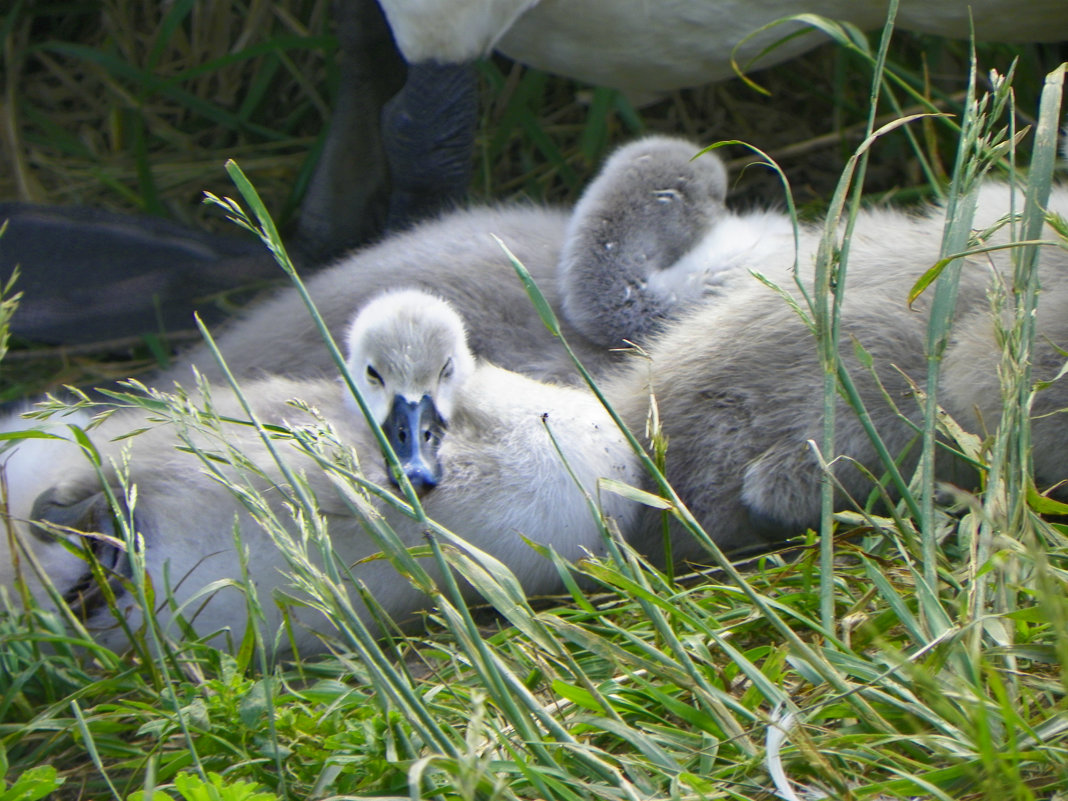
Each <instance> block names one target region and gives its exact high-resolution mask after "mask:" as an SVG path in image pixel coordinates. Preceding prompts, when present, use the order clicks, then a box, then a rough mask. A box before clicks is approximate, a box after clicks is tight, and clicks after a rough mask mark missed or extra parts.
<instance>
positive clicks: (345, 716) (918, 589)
mask: <svg viewBox="0 0 1068 801" xmlns="http://www.w3.org/2000/svg"><path fill="white" fill-rule="evenodd" d="M876 85H878V81H876ZM1053 85H1054V86H1056V84H1055V83H1054V84H1053ZM1050 94H1052V92H1051V93H1050ZM999 107H1000V110H999ZM872 108H873V110H874V109H875V106H874V101H873V104H872ZM1058 117H1059V114H1058V112H1057V110H1056V106H1055V105H1050V104H1047V106H1046V107H1045V108H1044V110H1043V114H1042V115H1041V117H1040V120H1039V124H1040V127H1041V131H1042V132H1043V134H1048V132H1049V129H1050V126H1053V127H1054V128H1055V124H1056V121H1057V119H1058ZM1013 118H1014V117H1013V109H1012V102H1011V95H1009V94H1008V91H1007V87H1003V88H1002V89H1001V90H1000V94H995V95H994V96H993V97H992V98H990V99H989V100H987V101H986V105H975V106H970V107H969V111H968V112H967V113H966V114H964V115H962V117H961V118H960V120H959V122H960V123H961V124H962V126H963V128H962V130H961V131H960V133H959V134H958V135H957V139H958V141H959V142H960V146H961V152H962V154H963V156H962V159H961V161H960V163H959V165H958V167H957V169H956V170H955V171H954V181H953V183H952V184H951V189H950V197H951V202H959V203H961V204H964V203H965V199H966V198H967V195H968V192H969V177H968V176H969V175H972V174H977V173H978V172H981V168H982V167H983V165H985V164H993V163H994V162H995V161H996V159H993V158H991V157H992V156H1000V155H1003V153H1002V152H1001V151H999V148H1002V147H1003V143H1005V142H1007V141H1008V139H1006V136H1008V137H1009V139H1011V131H1009V132H1005V133H1001V132H1000V129H1001V126H1003V125H1004V124H1005V120H1009V119H1013ZM873 125H874V123H873ZM877 146H878V145H876V147H877ZM1043 148H1044V149H1043ZM1051 148H1052V143H1051V142H1049V141H1045V140H1043V141H1040V142H1039V144H1038V145H1036V149H1035V155H1034V156H1033V157H1032V163H1033V164H1034V165H1036V169H1035V170H1034V171H1033V173H1032V186H1037V187H1040V186H1041V182H1042V181H1045V182H1046V184H1048V182H1049V179H1050V177H1051V175H1052V166H1051V161H1050V152H1051ZM918 149H919V151H920V152H923V149H922V148H919V146H918ZM1005 149H1011V148H1008V147H1007V146H1005ZM860 155H862V154H860ZM930 161H932V162H933V159H931V160H930ZM1043 165H1044V166H1043ZM851 167H853V168H854V169H855V170H856V173H854V174H857V175H859V174H861V173H862V172H863V169H864V166H863V159H862V158H858V159H857V160H856V161H855V162H852V163H851ZM1039 167H1042V169H1044V173H1043V171H1042V170H1040V169H1038V168H1039ZM851 178H852V175H849V176H847V180H846V181H844V182H843V183H842V185H841V192H840V193H839V195H838V196H837V199H836V201H834V202H832V209H835V208H839V207H840V208H841V209H842V214H843V216H844V217H845V218H847V219H848V217H849V215H850V214H851V213H852V211H851V207H852V206H853V205H854V204H855V200H854V199H853V198H854V195H852V192H853V191H854V190H853V187H854V186H856V185H857V184H855V183H854V182H853V181H852V180H849V179H851ZM836 203H840V206H836V205H835V204H836ZM962 225H964V226H965V227H964V228H963V229H962V230H964V231H967V230H968V228H967V223H966V222H965V223H962ZM836 230H837V229H832V231H831V233H830V235H831V236H833V235H835V231H836ZM958 234H959V232H958ZM950 235H953V234H952V232H951V234H950ZM966 244H967V243H966V242H965V245H966ZM961 249H962V248H961V247H950V248H949V250H948V251H947V252H959V250H961ZM1020 253H1021V257H1020V259H1021V270H1022V272H1021V276H1020V284H1019V286H1020V288H1021V289H1022V288H1023V287H1024V286H1026V283H1027V282H1026V277H1027V263H1026V259H1025V258H1024V255H1025V254H1026V250H1025V249H1021V250H1020ZM925 266H926V265H924V266H921V267H920V268H922V267H925ZM920 268H918V272H919V269H920ZM917 278H919V275H918V276H917ZM943 278H949V279H950V281H951V280H952V270H951V269H948V268H947V269H944V270H943ZM944 285H945V284H943V286H944ZM927 291H937V290H936V289H934V288H931V289H928V290H927ZM1019 296H1020V297H1021V301H1020V302H1021V304H1022V305H1021V306H1020V307H1019V319H1020V321H1021V322H1020V323H1019V324H1018V325H1017V327H1016V328H1014V329H1013V330H1014V332H1015V333H1016V334H1017V335H1018V336H1014V337H1006V342H1007V343H1008V344H1010V345H1012V346H1013V347H1016V344H1017V343H1019V344H1020V346H1021V347H1023V348H1024V350H1023V351H1022V352H1023V353H1026V343H1027V334H1026V319H1027V317H1028V314H1029V306H1028V304H1029V303H1033V302H1034V299H1033V298H1029V296H1028V295H1027V293H1026V292H1021V293H1020V294H1019ZM1014 297H1015V296H1014ZM835 302H836V296H835V287H834V286H833V282H830V281H828V282H826V283H825V286H824V287H823V294H822V295H814V298H813V306H812V307H811V308H810V309H809V310H808V313H810V314H812V315H813V316H814V317H817V316H819V315H823V317H822V318H821V320H822V322H820V323H819V325H822V326H825V327H824V328H822V329H820V330H821V331H822V334H821V336H823V337H824V341H831V342H833V338H834V336H835V332H834V329H833V320H834V308H835ZM819 325H818V326H817V328H818V327H819ZM932 335H933V336H937V335H938V329H937V328H935V329H932ZM815 346H816V345H815V343H814V347H815ZM834 353H835V349H834V348H830V349H829V350H828V354H829V356H828V358H829V362H828V363H829V366H831V367H833V366H834V355H833V354H834ZM1018 355H1019V352H1007V354H1006V363H1007V364H1011V363H1016V364H1021V363H1024V362H1020V360H1019V359H1018V358H1013V357H1016V356H1018ZM831 374H832V375H834V374H835V373H834V371H833V370H831ZM1005 378H1006V398H1007V405H1006V418H1005V423H1004V424H1003V425H1002V426H1000V427H999V429H998V433H997V435H996V436H995V437H994V438H993V439H991V441H990V442H988V443H986V444H985V445H984V447H982V448H980V449H977V450H975V451H974V452H973V454H972V455H973V456H974V457H975V458H976V459H977V460H979V461H980V462H982V463H983V464H985V465H986V468H987V472H986V474H985V475H986V482H985V492H984V493H983V494H982V495H977V496H974V497H966V498H965V499H964V501H965V503H963V504H962V507H961V508H960V509H954V510H946V509H942V508H940V507H937V506H935V505H933V504H932V503H929V502H928V501H927V500H926V499H929V498H933V489H934V487H933V485H932V483H931V481H930V479H929V478H926V479H925V478H924V477H923V476H922V475H921V476H920V477H919V478H917V479H916V481H915V483H912V484H911V485H910V486H911V487H912V488H913V490H914V492H915V495H914V496H910V497H908V498H907V500H908V501H909V503H902V504H901V505H900V506H899V507H898V508H896V509H894V510H893V511H894V515H893V516H887V517H879V516H876V515H875V514H874V513H873V512H871V511H870V510H865V513H864V514H861V513H859V512H853V513H840V514H838V515H836V516H834V517H833V518H830V517H829V518H828V520H827V521H826V523H825V526H826V529H825V531H824V532H823V533H824V536H823V537H822V539H820V540H818V541H817V540H816V538H814V537H813V538H812V539H811V540H809V541H803V542H800V543H798V544H797V545H796V547H794V548H793V549H792V550H791V551H790V553H789V554H784V555H781V556H780V555H768V556H765V557H762V558H760V559H759V560H756V561H754V562H751V563H749V564H746V565H744V566H743V567H742V569H741V572H740V573H739V572H737V571H735V570H734V569H733V568H729V567H727V566H724V567H723V568H712V569H709V570H707V571H704V572H702V573H700V574H697V575H694V576H689V577H683V578H681V579H677V578H674V577H669V576H666V575H664V574H663V573H661V572H659V571H657V570H655V569H653V568H651V567H650V566H649V565H647V564H645V563H644V561H643V560H642V559H641V558H640V557H639V556H638V555H636V554H634V553H633V552H630V551H629V550H628V549H626V548H625V546H623V545H622V544H620V543H617V547H618V549H619V556H618V558H617V559H615V560H612V561H607V562H601V563H593V562H591V563H585V564H581V565H578V566H575V568H574V570H575V571H577V573H578V574H581V575H583V576H586V577H587V578H588V579H589V580H590V581H591V582H592V584H593V586H595V587H596V588H597V591H596V592H590V591H581V590H579V589H578V588H577V585H576V587H575V588H574V589H573V590H572V593H571V597H568V598H564V599H556V602H555V603H557V605H555V606H544V605H539V606H538V607H537V608H534V607H532V606H531V605H530V604H529V603H528V602H527V601H526V600H525V599H522V598H521V597H517V595H516V590H515V587H514V584H513V583H512V581H511V580H510V577H509V576H508V575H507V574H504V573H501V572H499V571H497V572H494V571H493V570H492V568H493V567H494V566H493V565H491V564H489V563H487V562H486V561H485V560H483V559H480V558H479V557H478V555H477V554H476V555H472V554H466V553H464V552H463V551H462V550H460V549H458V548H456V547H453V546H450V545H449V543H448V542H447V541H446V542H444V543H443V544H442V545H441V549H440V552H439V553H438V555H437V558H440V559H444V560H447V561H448V562H449V563H450V564H452V565H453V566H454V567H455V568H456V569H457V570H458V571H459V572H460V573H461V574H462V575H466V576H468V577H470V578H471V579H472V580H474V581H476V582H477V583H478V584H479V586H480V588H481V589H482V590H483V591H484V593H485V594H486V595H487V597H489V598H491V599H493V600H495V601H497V606H498V608H500V609H501V610H502V611H503V614H502V615H500V616H493V615H473V614H470V613H469V610H468V609H467V608H466V607H465V606H464V605H463V604H462V603H461V602H459V601H457V600H456V596H455V594H454V592H453V591H452V588H449V587H444V588H442V589H441V591H440V593H439V594H438V595H437V596H436V597H435V601H436V604H435V612H434V613H433V614H432V615H431V616H430V620H429V621H428V622H429V627H428V631H429V633H428V634H427V635H426V636H422V637H415V638H400V637H398V638H397V639H395V640H392V641H386V642H375V641H373V640H369V639H367V638H366V637H364V636H362V635H361V632H360V630H359V624H358V621H357V620H355V619H353V616H352V615H351V612H350V611H349V610H347V609H346V604H345V603H344V597H345V596H344V592H345V590H344V589H343V585H342V584H340V583H339V582H338V581H337V580H336V577H335V576H332V575H330V574H329V573H328V572H326V571H325V570H324V569H323V568H321V567H320V566H318V565H316V564H315V563H314V562H312V561H309V560H307V559H306V558H305V556H304V553H303V552H302V551H301V550H300V549H299V548H293V543H292V538H291V537H290V535H289V534H287V533H286V532H285V531H281V530H279V531H276V532H275V533H276V536H277V538H278V540H279V543H280V545H282V546H285V547H287V548H290V549H291V554H292V563H291V566H292V569H293V571H294V573H295V575H296V576H297V577H298V580H299V582H300V583H301V585H302V586H303V588H304V591H305V592H306V593H307V595H308V596H309V597H311V598H313V599H315V602H316V603H319V604H322V605H323V606H324V607H325V608H327V609H328V610H329V611H330V612H331V615H332V618H333V620H334V622H335V624H336V625H337V627H338V630H337V634H336V637H335V638H334V639H333V641H332V643H331V644H332V645H333V647H334V649H335V652H334V654H333V655H332V656H329V657H325V658H323V657H319V658H315V659H302V658H299V655H298V658H297V659H295V660H293V661H292V662H286V663H281V664H268V661H267V651H268V650H269V648H270V644H271V643H272V642H273V641H274V632H261V633H260V636H259V638H258V639H257V638H252V639H249V640H247V641H244V642H242V643H238V644H236V645H237V647H235V649H234V650H233V651H232V652H223V651H220V650H217V649H215V648H212V647H209V646H207V645H204V644H201V643H197V642H191V641H179V642H173V643H169V644H167V643H159V644H157V643H155V642H154V641H153V637H152V633H151V632H146V633H145V634H144V635H143V636H142V637H141V638H139V639H140V642H139V643H138V648H137V649H135V651H134V653H133V654H132V655H129V656H122V655H116V654H112V653H110V652H108V651H106V650H104V649H101V648H99V647H97V646H94V645H93V644H92V643H91V642H89V641H87V640H85V639H83V638H81V637H79V636H78V635H77V634H72V633H71V630H70V628H69V626H68V622H69V621H67V620H66V619H65V618H64V617H63V616H61V615H59V614H56V613H52V612H47V611H43V610H40V609H34V610H31V611H30V612H29V613H27V614H26V615H25V616H20V615H18V614H15V613H13V614H12V615H11V616H9V617H7V618H5V619H4V620H3V621H2V622H0V626H2V628H0V754H2V755H3V759H2V760H0V769H2V772H3V773H5V774H6V776H7V781H8V786H7V787H6V789H0V799H12V801H15V800H16V799H32V798H40V797H44V796H45V795H48V794H52V795H54V796H55V797H63V798H94V799H95V798H116V799H127V798H134V797H137V798H149V799H163V798H172V799H176V798H185V799H188V800H189V801H192V800H193V799H198V800H199V799H216V798H217V799H234V800H235V801H236V800H237V799H245V798H257V799H259V801H268V799H271V798H276V797H277V798H294V799H296V798H336V797H361V798H368V797H370V798H375V797H377V798H421V797H427V798H442V799H497V798H500V799H508V798H530V799H534V798H545V799H548V798H561V799H587V798H589V799H594V798H596V799H612V798H620V799H652V798H694V799H697V798H708V799H756V798H767V797H773V795H772V794H773V793H776V794H777V795H778V796H779V797H787V798H789V797H790V795H789V793H790V792H797V793H798V794H799V797H805V798H814V797H830V798H835V799H854V798H856V799H868V798H878V799H882V798H939V799H988V798H997V799H1013V800H1014V801H1015V799H1020V800H1021V801H1022V800H1023V799H1038V798H1042V799H1046V798H1068V748H1066V745H1068V741H1066V735H1068V722H1066V721H1068V709H1066V705H1068V702H1066V697H1065V691H1066V689H1068V684H1066V679H1068V676H1066V674H1065V665H1066V664H1068V663H1066V659H1065V657H1066V656H1068V654H1066V653H1065V651H1066V650H1068V592H1066V590H1068V587H1066V586H1065V584H1066V579H1068V573H1066V570H1065V568H1066V567H1068V528H1065V526H1063V525H1061V524H1058V523H1049V522H1047V521H1046V520H1045V519H1043V518H1042V517H1041V516H1040V515H1039V514H1038V513H1037V512H1036V510H1039V511H1042V510H1053V511H1058V509H1057V507H1055V506H1053V505H1052V504H1051V503H1050V502H1048V501H1045V500H1043V499H1041V498H1039V497H1036V496H1035V494H1034V493H1033V492H1030V488H1029V486H1028V485H1027V483H1026V479H1024V478H1023V476H1025V475H1026V471H1025V468H1026V460H1027V452H1026V448H1025V449H1024V450H1022V451H1021V450H1019V449H1013V448H1010V447H1009V445H1010V443H1012V442H1014V441H1019V442H1024V443H1026V442H1027V434H1026V432H1027V422H1026V415H1023V414H1021V410H1023V409H1026V405H1027V403H1026V402H1027V397H1028V394H1029V393H1030V392H1031V391H1032V389H1033V388H1032V387H1031V386H1030V384H1029V382H1028V381H1027V377H1026V372H1020V371H1019V370H1016V371H1014V370H1007V371H1006V375H1005ZM839 386H840V384H839V383H838V382H837V381H835V382H831V383H830V384H829V385H828V393H829V394H832V395H833V393H836V392H837V391H838V389H839ZM138 397H139V396H137V395H132V396H131V402H137V398H138ZM169 413H172V414H175V415H180V414H181V411H180V409H178V408H177V407H176V408H174V409H173V410H172V411H171V412H169ZM933 423H934V421H933V419H932V425H933ZM294 442H295V444H294V446H295V447H308V448H314V447H316V446H315V444H314V443H310V444H302V442H301V441H299V440H295V441H294ZM968 442H969V441H968V440H967V439H966V438H964V437H958V438H957V443H958V446H959V447H965V446H966V443H968ZM827 452H833V450H829V451H827ZM668 458H670V445H669V448H668ZM324 469H330V468H329V466H328V465H327V466H326V467H325V468H324ZM667 497H670V496H669V495H668V496H667ZM676 511H677V513H678V514H679V516H680V517H682V518H684V517H685V515H684V513H683V510H681V509H677V510H676ZM308 533H309V536H318V535H317V534H316V532H308ZM458 533H460V534H462V532H458ZM710 533H711V534H713V535H714V532H710ZM695 534H698V535H699V532H695ZM832 545H833V548H832V547H831V546H832ZM714 556H715V554H710V559H712V558H713V557H714ZM416 578H418V577H416ZM259 602H260V603H270V602H271V600H270V599H259ZM254 603H255V601H253V605H254ZM153 654H156V655H157V656H156V658H152V656H151V655H153ZM140 655H146V656H140ZM791 785H792V786H793V788H794V789H792V790H791V789H790V786H791ZM773 788H776V789H774V790H773ZM804 788H809V789H808V791H807V792H806V790H805V789H804Z"/></svg>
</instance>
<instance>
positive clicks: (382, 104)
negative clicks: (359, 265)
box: [297, 0, 478, 263]
mask: <svg viewBox="0 0 1068 801" xmlns="http://www.w3.org/2000/svg"><path fill="white" fill-rule="evenodd" d="M335 11H336V15H337V33H338V40H339V59H340V61H339V65H338V69H339V73H340V74H339V80H338V95H337V98H336V100H335V105H334V113H333V116H332V118H331V121H330V129H329V131H328V133H327V136H326V140H325V142H324V144H323V152H322V154H321V156H320V157H319V162H318V165H317V166H316V168H315V173H314V175H313V176H312V180H311V183H310V185H309V187H308V191H307V194H306V195H305V197H304V201H303V204H302V206H301V212H300V219H299V221H298V224H297V245H298V252H299V253H300V254H301V256H302V257H303V258H304V260H306V261H308V262H311V263H316V262H323V261H326V260H328V259H330V258H333V257H335V256H338V255H340V254H341V253H343V252H344V251H346V250H348V249H350V248H352V247H355V246H357V245H362V244H366V243H368V242H371V241H373V240H375V239H377V238H378V237H379V236H381V234H383V233H384V232H385V231H387V230H395V229H398V228H403V227H405V226H407V225H408V224H409V223H412V222H415V221H417V220H419V219H421V218H423V217H427V216H430V215H432V214H434V213H436V212H438V211H440V210H441V209H443V208H446V207H448V206H449V205H450V204H454V203H455V202H456V201H458V200H460V199H461V198H462V197H463V195H464V193H465V192H466V191H467V185H468V183H469V182H470V177H471V153H472V150H473V148H474V139H475V123H476V121H477V119H478V92H477V82H476V78H475V74H474V69H473V67H472V66H471V65H467V64H465V65H450V64H436V63H426V64H412V65H410V66H409V65H406V64H405V63H404V59H403V58H402V57H401V55H400V53H399V52H398V51H397V47H396V45H395V44H394V42H393V35H392V33H391V32H390V29H389V25H388V23H387V22H386V19H385V16H384V15H383V14H382V10H381V9H380V8H379V6H378V3H377V2H376V0H335Z"/></svg>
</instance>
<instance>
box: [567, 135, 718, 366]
mask: <svg viewBox="0 0 1068 801" xmlns="http://www.w3.org/2000/svg"><path fill="white" fill-rule="evenodd" d="M696 153H697V147H696V145H694V144H693V143H691V142H686V141H683V140H679V139H671V138H667V137H652V138H649V139H644V140H641V141H639V142H635V143H634V144H631V145H628V146H626V147H624V148H622V149H620V150H619V151H617V152H616V154H615V155H613V156H612V158H611V159H609V161H608V162H607V163H606V164H605V166H604V168H603V170H602V171H601V174H600V175H599V176H598V177H597V179H596V180H594V182H593V183H592V184H590V186H589V188H588V189H587V190H586V193H585V194H584V195H583V197H582V200H581V201H579V203H578V205H577V206H576V207H575V212H574V214H573V216H572V220H571V225H570V227H569V229H568V233H567V237H566V241H565V244H564V249H563V253H562V255H561V259H560V281H561V290H562V294H563V298H564V311H565V313H566V314H567V316H568V318H569V319H570V320H571V322H572V323H573V324H574V325H575V327H576V328H578V329H579V331H581V332H582V333H583V334H584V335H585V336H586V337H588V338H589V339H590V340H592V341H594V342H596V343H598V344H600V345H603V346H605V347H618V346H620V345H622V341H623V340H624V339H628V340H641V339H643V338H645V337H647V336H648V335H649V334H650V333H652V332H654V331H656V330H657V329H658V328H659V326H660V325H661V324H662V322H663V321H664V320H665V319H667V318H669V317H670V316H672V314H673V312H675V311H677V310H678V308H679V306H680V305H683V304H685V303H687V302H688V301H689V300H691V299H697V298H699V297H701V296H703V294H704V292H705V288H704V286H703V285H696V284H695V285H694V286H692V287H691V286H688V283H689V282H690V281H691V276H689V275H683V276H676V275H675V272H677V271H675V272H673V271H671V270H670V269H669V268H671V267H672V266H673V265H675V264H676V263H677V262H678V261H679V260H680V259H681V258H682V257H683V256H684V255H685V254H686V253H687V252H688V251H690V250H691V249H692V248H693V247H694V246H695V245H697V244H698V243H699V242H700V241H701V240H702V239H703V238H704V236H705V235H706V234H707V232H708V231H709V229H710V228H711V226H712V225H713V223H714V222H715V220H716V219H717V218H718V217H719V216H720V215H721V213H722V212H723V210H724V205H723V200H724V197H725V195H726V182H727V176H726V170H725V169H724V167H723V164H722V163H721V162H720V161H719V159H717V158H716V157H715V156H714V155H711V154H705V155H703V156H701V157H700V158H697V159H694V156H695V155H696ZM702 280H703V279H702ZM698 283H700V282H698ZM691 296H692V297H691Z"/></svg>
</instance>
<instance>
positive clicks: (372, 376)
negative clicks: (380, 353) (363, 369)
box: [367, 365, 385, 387]
mask: <svg viewBox="0 0 1068 801" xmlns="http://www.w3.org/2000/svg"><path fill="white" fill-rule="evenodd" d="M367 382H368V383H369V384H372V385H374V386H379V387H380V386H382V385H383V384H384V383H385V382H384V381H383V380H382V376H380V375H379V374H378V371H377V370H376V369H375V368H373V367H372V366H371V365H367Z"/></svg>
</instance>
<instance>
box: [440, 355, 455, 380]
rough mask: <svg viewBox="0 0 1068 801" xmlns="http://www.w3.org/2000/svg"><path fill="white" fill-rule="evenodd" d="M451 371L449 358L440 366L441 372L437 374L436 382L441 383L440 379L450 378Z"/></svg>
mask: <svg viewBox="0 0 1068 801" xmlns="http://www.w3.org/2000/svg"><path fill="white" fill-rule="evenodd" d="M452 371H453V366H452V359H449V360H448V361H447V362H445V366H444V367H442V368H441V373H440V374H439V375H438V383H441V382H442V381H448V380H449V379H450V378H452Z"/></svg>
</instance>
